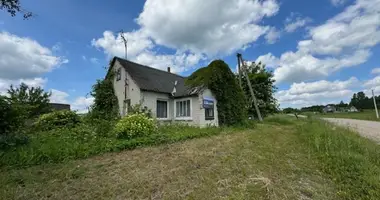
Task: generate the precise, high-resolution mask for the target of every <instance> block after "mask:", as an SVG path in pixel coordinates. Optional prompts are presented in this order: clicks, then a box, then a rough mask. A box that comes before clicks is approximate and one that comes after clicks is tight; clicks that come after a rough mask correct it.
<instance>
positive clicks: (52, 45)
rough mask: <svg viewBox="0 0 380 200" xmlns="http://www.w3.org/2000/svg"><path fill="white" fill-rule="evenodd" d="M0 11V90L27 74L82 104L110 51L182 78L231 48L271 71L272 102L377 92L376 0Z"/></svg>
mask: <svg viewBox="0 0 380 200" xmlns="http://www.w3.org/2000/svg"><path fill="white" fill-rule="evenodd" d="M21 5H22V6H23V8H24V9H25V10H28V11H31V12H33V13H34V14H35V16H34V17H32V18H30V19H28V20H23V18H22V15H18V16H15V17H11V16H10V15H9V14H8V13H7V12H5V11H0V93H2V94H4V93H5V92H6V90H7V88H8V87H9V85H11V84H13V85H17V84H20V83H21V82H25V83H27V84H29V85H32V86H40V87H43V88H44V89H45V90H47V91H51V92H52V96H51V102H56V103H69V104H71V107H72V109H73V110H78V111H79V112H86V110H87V108H88V107H89V106H90V105H91V104H92V102H93V98H92V97H91V95H90V94H89V92H90V91H91V86H92V85H93V84H94V83H95V82H96V80H97V79H101V78H103V77H104V76H105V74H106V71H105V67H106V66H107V65H108V63H109V61H110V59H111V58H112V57H113V56H119V57H124V55H125V49H124V44H123V42H122V39H121V37H120V31H121V30H122V31H123V32H124V36H125V38H127V39H128V51H127V56H128V59H129V60H132V61H134V62H137V63H140V64H144V65H148V66H151V67H155V68H158V69H162V70H165V69H166V68H167V67H171V69H172V72H175V73H177V74H180V75H183V76H188V75H190V74H191V73H192V72H193V71H194V70H196V69H198V68H200V67H204V66H207V64H208V63H210V62H211V61H212V60H214V59H222V60H224V61H225V62H226V63H227V64H228V65H229V66H230V68H231V70H233V71H236V66H237V59H236V53H242V54H243V58H244V59H245V60H247V61H256V62H259V61H261V62H263V63H265V64H266V66H267V68H268V70H271V71H273V73H274V79H275V80H276V86H277V87H278V90H277V92H276V93H275V97H276V98H277V99H278V101H279V104H280V107H282V108H284V107H297V108H300V107H304V106H310V105H315V104H328V103H339V102H340V101H341V100H343V101H345V102H348V101H349V100H350V98H351V97H352V95H353V93H355V92H359V91H364V92H365V93H366V94H367V95H371V90H372V89H374V90H375V93H376V95H380V45H379V43H380V0H318V1H305V0H261V1H257V0H231V1H224V0H208V1H204V0H182V1H177V0H146V1H122V0H112V1H101V0H81V1H77V0H55V1H49V0H34V1H21Z"/></svg>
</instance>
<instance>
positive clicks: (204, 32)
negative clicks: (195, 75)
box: [137, 0, 279, 55]
mask: <svg viewBox="0 0 380 200" xmlns="http://www.w3.org/2000/svg"><path fill="white" fill-rule="evenodd" d="M278 10H279V5H278V3H277V2H276V1H275V0H266V1H251V0H237V1H223V0H209V1H202V0H184V1H176V0H147V1H146V2H145V5H144V10H143V12H142V13H141V14H140V16H139V17H138V19H137V23H138V24H139V25H140V26H141V27H142V29H143V30H144V31H145V32H146V33H147V34H148V35H149V36H150V37H151V38H153V40H154V41H155V42H156V43H157V44H159V45H164V46H167V47H171V48H175V49H180V50H190V51H193V52H196V53H205V54H207V55H215V54H219V53H221V54H226V53H227V54H228V53H231V52H233V51H235V50H237V49H240V48H242V47H243V46H245V45H247V44H249V43H251V42H254V41H256V40H257V39H258V38H259V37H260V36H261V35H263V34H264V33H265V32H266V31H267V30H268V27H263V26H260V25H258V24H259V22H260V20H261V19H263V18H264V17H271V16H273V15H275V14H276V13H277V12H278ZM163 22H165V23H163Z"/></svg>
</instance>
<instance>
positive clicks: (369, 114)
mask: <svg viewBox="0 0 380 200" xmlns="http://www.w3.org/2000/svg"><path fill="white" fill-rule="evenodd" d="M309 114H310V115H311V116H316V117H326V118H346V119H361V120H370V121H380V119H377V118H376V112H375V110H363V111H362V112H352V113H348V112H342V113H325V114H321V113H318V114H313V113H309Z"/></svg>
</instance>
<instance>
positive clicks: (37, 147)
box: [0, 123, 236, 167]
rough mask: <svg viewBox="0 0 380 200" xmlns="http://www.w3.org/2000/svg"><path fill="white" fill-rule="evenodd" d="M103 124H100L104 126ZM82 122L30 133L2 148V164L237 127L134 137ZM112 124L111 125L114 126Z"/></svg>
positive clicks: (168, 129) (163, 130) (170, 129)
mask: <svg viewBox="0 0 380 200" xmlns="http://www.w3.org/2000/svg"><path fill="white" fill-rule="evenodd" d="M105 126H106V124H101V125H100V127H105ZM100 127H99V126H94V125H91V124H85V123H83V124H81V125H80V126H77V127H75V128H61V129H55V130H50V131H43V132H39V133H34V134H32V135H30V138H29V143H28V144H26V145H22V146H14V147H11V148H8V149H3V150H0V167H6V166H8V167H26V166H31V165H38V164H43V163H59V162H65V161H68V160H72V159H79V158H87V157H89V156H92V155H98V154H101V153H105V152H115V151H121V150H125V149H134V148H137V147H141V146H149V145H158V144H163V143H172V142H176V141H182V140H187V139H192V138H198V137H206V136H211V135H217V134H221V133H229V132H232V131H233V130H234V129H236V128H218V127H207V128H198V127H191V126H183V125H170V126H161V127H160V128H159V130H158V132H157V133H155V134H152V135H147V136H143V137H139V138H133V139H117V138H116V137H115V136H113V135H112V134H110V133H112V131H111V130H110V128H104V130H103V129H102V130H99V129H100ZM111 127H112V126H111Z"/></svg>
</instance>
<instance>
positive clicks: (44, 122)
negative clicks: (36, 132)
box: [36, 110, 80, 130]
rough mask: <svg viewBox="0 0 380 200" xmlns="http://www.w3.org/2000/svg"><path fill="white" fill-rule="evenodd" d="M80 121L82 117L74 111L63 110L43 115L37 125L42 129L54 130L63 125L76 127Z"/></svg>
mask: <svg viewBox="0 0 380 200" xmlns="http://www.w3.org/2000/svg"><path fill="white" fill-rule="evenodd" d="M78 123H80V117H79V116H78V114H76V113H75V112H73V111H69V110H61V111H54V112H51V113H48V114H44V115H41V116H40V117H39V118H38V120H37V122H36V127H37V128H38V129H40V130H52V129H55V128H62V127H74V126H75V125H77V124H78Z"/></svg>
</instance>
